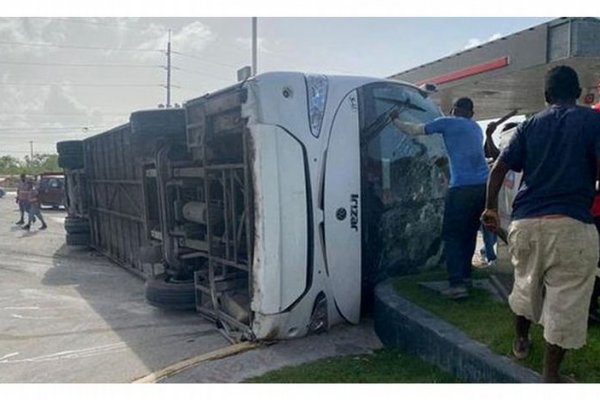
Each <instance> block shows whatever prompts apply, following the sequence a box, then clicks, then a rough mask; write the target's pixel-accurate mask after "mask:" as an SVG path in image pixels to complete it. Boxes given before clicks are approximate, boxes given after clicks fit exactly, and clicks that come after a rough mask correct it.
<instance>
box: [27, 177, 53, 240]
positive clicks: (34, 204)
mask: <svg viewBox="0 0 600 400" xmlns="http://www.w3.org/2000/svg"><path fill="white" fill-rule="evenodd" d="M27 189H28V193H29V198H28V202H29V219H28V221H27V225H24V226H23V229H25V230H30V229H31V225H33V224H34V223H35V218H36V217H37V218H38V219H39V220H40V222H41V223H42V226H41V227H40V229H39V230H40V231H43V230H44V229H46V228H47V227H48V225H46V221H44V217H43V216H42V210H41V204H40V199H39V191H38V188H37V187H36V186H35V185H34V182H33V180H28V181H27Z"/></svg>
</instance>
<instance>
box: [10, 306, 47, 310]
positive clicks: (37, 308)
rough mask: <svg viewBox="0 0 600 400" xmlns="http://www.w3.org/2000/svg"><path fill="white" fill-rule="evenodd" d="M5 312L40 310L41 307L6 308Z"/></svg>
mask: <svg viewBox="0 0 600 400" xmlns="http://www.w3.org/2000/svg"><path fill="white" fill-rule="evenodd" d="M4 309H5V310H39V309H40V308H39V307H4Z"/></svg>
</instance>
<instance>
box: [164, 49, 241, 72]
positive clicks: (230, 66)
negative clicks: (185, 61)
mask: <svg viewBox="0 0 600 400" xmlns="http://www.w3.org/2000/svg"><path fill="white" fill-rule="evenodd" d="M171 53H172V54H177V55H179V56H184V57H188V58H193V59H195V60H199V61H201V62H204V63H208V64H214V65H219V66H221V67H228V68H233V69H234V70H237V68H238V67H237V66H236V65H233V64H226V63H221V62H217V61H211V60H207V59H205V58H202V57H198V56H193V55H191V54H186V53H181V52H179V51H172V52H171Z"/></svg>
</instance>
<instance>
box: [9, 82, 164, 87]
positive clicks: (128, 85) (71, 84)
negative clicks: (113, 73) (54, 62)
mask: <svg viewBox="0 0 600 400" xmlns="http://www.w3.org/2000/svg"><path fill="white" fill-rule="evenodd" d="M0 86H73V87H75V86H77V87H138V88H141V87H163V85H160V84H134V83H114V84H111V83H66V82H62V83H44V82H36V83H33V82H32V83H28V82H23V83H16V82H15V83H12V82H0Z"/></svg>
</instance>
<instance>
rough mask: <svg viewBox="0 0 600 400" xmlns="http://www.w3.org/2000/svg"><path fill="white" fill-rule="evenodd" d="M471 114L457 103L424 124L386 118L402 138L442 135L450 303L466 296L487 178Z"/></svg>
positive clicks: (466, 103)
mask: <svg viewBox="0 0 600 400" xmlns="http://www.w3.org/2000/svg"><path fill="white" fill-rule="evenodd" d="M473 114H474V112H473V101H471V99H469V98H468V97H462V98H460V99H458V100H456V102H455V103H454V105H453V107H452V111H451V116H449V117H440V118H436V119H435V120H433V121H431V122H429V123H427V124H412V123H406V122H402V121H400V119H399V118H398V112H397V111H396V112H392V113H390V118H391V120H392V121H393V123H394V124H395V125H396V126H397V127H398V128H399V130H400V131H402V132H405V133H408V134H411V135H419V134H427V135H429V134H435V133H439V134H441V135H442V137H443V139H444V143H445V145H446V149H447V151H448V159H449V161H450V188H449V190H448V193H447V195H446V200H445V207H444V222H443V228H442V236H443V240H444V247H445V251H446V266H447V269H448V280H449V287H448V289H447V290H445V291H444V294H445V295H446V296H447V297H449V298H451V299H460V298H464V297H467V296H468V295H469V292H468V289H467V286H468V285H469V284H470V283H471V268H472V259H473V253H474V252H475V247H476V246H477V231H478V230H479V226H480V224H481V223H480V221H479V217H480V215H481V212H482V211H483V208H484V202H485V182H486V181H487V176H488V173H489V167H488V165H487V163H486V161H485V155H484V152H483V132H482V131H481V128H480V127H479V125H478V124H477V123H476V122H475V121H473V120H472V117H473Z"/></svg>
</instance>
